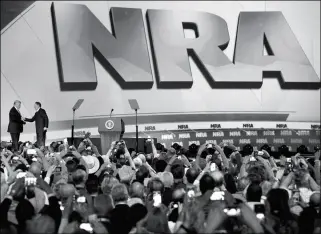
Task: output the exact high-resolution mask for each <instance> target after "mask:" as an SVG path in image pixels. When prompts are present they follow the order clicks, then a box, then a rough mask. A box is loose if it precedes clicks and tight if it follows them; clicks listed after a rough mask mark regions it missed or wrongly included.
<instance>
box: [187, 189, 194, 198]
mask: <svg viewBox="0 0 321 234" xmlns="http://www.w3.org/2000/svg"><path fill="white" fill-rule="evenodd" d="M194 197H195V191H194V190H193V189H190V190H188V191H187V198H188V200H189V201H191V200H193V199H194Z"/></svg>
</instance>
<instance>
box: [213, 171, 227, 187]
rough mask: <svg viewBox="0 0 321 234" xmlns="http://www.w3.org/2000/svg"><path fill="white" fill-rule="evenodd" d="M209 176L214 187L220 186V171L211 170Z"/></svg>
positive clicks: (221, 177) (222, 179)
mask: <svg viewBox="0 0 321 234" xmlns="http://www.w3.org/2000/svg"><path fill="white" fill-rule="evenodd" d="M211 176H212V177H213V179H214V181H215V187H220V186H222V185H223V183H224V175H223V174H222V172H220V171H213V172H211Z"/></svg>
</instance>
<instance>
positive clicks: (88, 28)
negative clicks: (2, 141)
mask: <svg viewBox="0 0 321 234" xmlns="http://www.w3.org/2000/svg"><path fill="white" fill-rule="evenodd" d="M51 12H52V23H53V29H54V36H55V44H56V54H57V62H58V71H59V78H60V87H61V90H63V91H65V90H76V91H77V90H94V89H96V87H97V77H96V69H95V63H94V56H95V57H96V58H97V59H98V61H99V62H100V63H101V64H102V65H103V67H104V68H105V69H106V70H107V71H108V72H109V73H110V75H111V76H112V77H113V78H114V79H115V80H116V82H118V84H119V85H120V86H121V88H123V89H147V88H151V87H152V86H153V78H152V72H151V65H150V61H149V55H148V49H147V42H146V34H145V28H144V23H143V16H142V11H141V10H140V9H130V8H111V12H110V13H111V17H110V18H111V20H110V21H111V25H112V31H113V33H110V32H109V31H108V30H107V29H106V28H105V26H104V25H103V24H102V23H101V22H100V21H99V20H98V19H97V18H96V16H95V15H94V14H93V13H92V12H91V11H90V10H89V9H88V7H87V6H85V5H78V4H66V3H52V6H51Z"/></svg>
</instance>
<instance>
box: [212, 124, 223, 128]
mask: <svg viewBox="0 0 321 234" xmlns="http://www.w3.org/2000/svg"><path fill="white" fill-rule="evenodd" d="M210 128H221V125H220V124H211V126H210Z"/></svg>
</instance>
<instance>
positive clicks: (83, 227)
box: [79, 223, 94, 233]
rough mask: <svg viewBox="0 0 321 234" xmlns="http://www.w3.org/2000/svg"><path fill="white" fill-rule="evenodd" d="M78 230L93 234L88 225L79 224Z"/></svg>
mask: <svg viewBox="0 0 321 234" xmlns="http://www.w3.org/2000/svg"><path fill="white" fill-rule="evenodd" d="M79 228H80V229H82V230H85V231H87V232H89V233H93V231H94V229H93V227H92V226H91V224H90V223H81V224H80V226H79Z"/></svg>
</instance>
